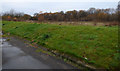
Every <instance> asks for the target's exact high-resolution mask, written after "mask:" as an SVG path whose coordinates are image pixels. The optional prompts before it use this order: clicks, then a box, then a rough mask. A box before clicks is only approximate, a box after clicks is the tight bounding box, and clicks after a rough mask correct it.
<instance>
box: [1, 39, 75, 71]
mask: <svg viewBox="0 0 120 71" xmlns="http://www.w3.org/2000/svg"><path fill="white" fill-rule="evenodd" d="M5 40H6V39H5V38H3V43H2V64H3V65H2V68H3V69H75V67H73V66H72V65H69V64H67V63H65V62H64V61H63V60H61V59H57V58H56V57H53V56H49V55H47V54H44V53H38V52H35V50H36V48H34V47H32V46H28V44H26V43H25V42H24V41H22V40H21V39H17V38H15V37H11V38H10V41H5Z"/></svg>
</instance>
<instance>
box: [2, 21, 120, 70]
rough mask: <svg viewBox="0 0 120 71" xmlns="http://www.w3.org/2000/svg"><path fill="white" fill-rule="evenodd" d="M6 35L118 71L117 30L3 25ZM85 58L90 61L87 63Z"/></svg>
mask: <svg viewBox="0 0 120 71" xmlns="http://www.w3.org/2000/svg"><path fill="white" fill-rule="evenodd" d="M2 23H3V24H5V25H4V26H3V28H2V29H3V31H4V32H6V33H8V32H9V33H10V34H12V35H16V36H20V37H24V38H26V39H28V40H30V41H32V42H36V43H37V44H39V45H42V46H45V47H47V48H50V49H53V50H57V51H59V52H61V53H65V54H68V55H71V56H72V57H76V58H79V59H83V60H85V61H86V62H87V63H89V64H91V65H93V66H95V67H98V68H112V69H115V68H119V66H120V62H119V60H120V56H119V51H120V50H119V47H118V27H117V26H114V27H99V26H96V27H95V26H80V25H79V26H65V25H55V24H44V23H41V24H37V23H27V22H13V21H3V22H2ZM85 57H86V58H87V59H85Z"/></svg>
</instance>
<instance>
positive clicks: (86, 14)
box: [1, 6, 120, 22]
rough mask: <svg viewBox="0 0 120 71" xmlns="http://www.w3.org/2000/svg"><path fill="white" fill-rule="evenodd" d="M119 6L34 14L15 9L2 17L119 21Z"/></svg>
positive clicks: (10, 19)
mask: <svg viewBox="0 0 120 71" xmlns="http://www.w3.org/2000/svg"><path fill="white" fill-rule="evenodd" d="M119 7H120V6H118V8H117V9H112V8H109V9H95V8H90V9H88V10H79V11H77V10H73V11H66V12H64V11H60V12H54V13H52V12H49V13H47V12H45V13H42V11H40V12H39V13H35V14H34V16H31V15H29V14H24V13H17V12H15V11H14V10H10V11H9V12H5V13H3V14H2V15H1V16H2V19H3V20H9V21H26V20H33V21H40V22H42V21H118V15H119V14H118V13H119V12H118V11H119V10H118V9H119Z"/></svg>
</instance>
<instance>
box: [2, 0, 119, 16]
mask: <svg viewBox="0 0 120 71" xmlns="http://www.w3.org/2000/svg"><path fill="white" fill-rule="evenodd" d="M118 1H119V0H1V1H0V5H1V8H0V11H2V12H5V11H9V10H10V9H14V10H15V11H17V12H24V13H27V14H31V15H33V14H34V13H36V12H37V13H38V12H39V11H43V12H57V11H68V10H87V9H89V8H91V7H94V8H100V9H101V8H104V9H105V8H117V5H118ZM1 9H2V10H1Z"/></svg>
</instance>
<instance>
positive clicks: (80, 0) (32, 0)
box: [1, 0, 119, 2]
mask: <svg viewBox="0 0 120 71" xmlns="http://www.w3.org/2000/svg"><path fill="white" fill-rule="evenodd" d="M1 2H119V0H1Z"/></svg>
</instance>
